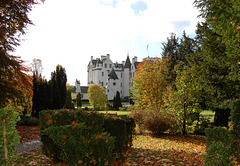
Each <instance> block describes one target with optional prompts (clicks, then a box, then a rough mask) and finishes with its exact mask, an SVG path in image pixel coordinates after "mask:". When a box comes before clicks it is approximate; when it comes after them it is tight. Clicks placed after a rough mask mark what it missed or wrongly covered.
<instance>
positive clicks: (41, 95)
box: [32, 73, 51, 118]
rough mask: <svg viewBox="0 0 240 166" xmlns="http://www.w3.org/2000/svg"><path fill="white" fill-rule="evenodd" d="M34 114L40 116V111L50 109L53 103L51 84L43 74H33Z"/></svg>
mask: <svg viewBox="0 0 240 166" xmlns="http://www.w3.org/2000/svg"><path fill="white" fill-rule="evenodd" d="M32 103H33V105H32V116H33V117H37V118H38V117H39V112H40V111H42V110H47V109H49V106H50V103H51V86H50V84H49V82H48V81H47V80H46V79H44V78H42V77H41V76H38V77H37V76H36V75H35V73H34V74H33V97H32Z"/></svg>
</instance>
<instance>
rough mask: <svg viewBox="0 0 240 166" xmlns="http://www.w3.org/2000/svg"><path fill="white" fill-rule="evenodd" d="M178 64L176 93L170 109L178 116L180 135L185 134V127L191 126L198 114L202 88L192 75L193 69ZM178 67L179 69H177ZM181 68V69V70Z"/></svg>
mask: <svg viewBox="0 0 240 166" xmlns="http://www.w3.org/2000/svg"><path fill="white" fill-rule="evenodd" d="M180 66H183V64H182V65H181V64H179V65H177V66H176V67H175V69H176V71H177V77H176V91H174V92H173V97H172V98H171V107H172V108H173V109H174V111H175V113H176V114H177V116H178V118H179V119H178V120H179V124H180V126H181V128H182V133H183V134H184V135H185V134H186V133H187V126H188V125H191V124H192V122H193V121H194V120H196V119H195V118H196V116H194V115H197V114H199V113H200V109H199V103H200V101H201V92H202V88H201V85H200V84H199V82H198V80H197V79H196V75H194V69H192V68H190V67H188V66H183V67H180ZM178 67H180V68H178ZM181 68H183V69H181Z"/></svg>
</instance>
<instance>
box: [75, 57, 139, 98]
mask: <svg viewBox="0 0 240 166" xmlns="http://www.w3.org/2000/svg"><path fill="white" fill-rule="evenodd" d="M139 63H140V62H137V57H136V56H135V57H134V58H133V59H132V62H131V61H130V59H129V55H127V58H126V61H122V63H118V62H116V63H113V62H112V60H111V59H110V55H109V54H107V55H106V56H105V55H102V56H101V58H96V59H93V56H91V60H90V62H89V64H88V66H87V72H88V87H89V86H91V85H93V84H97V85H99V86H101V87H103V88H105V93H106V95H107V97H108V99H109V100H113V98H114V96H115V95H116V92H117V91H118V92H119V93H120V97H121V98H128V96H129V92H130V87H131V85H132V81H131V79H132V78H134V77H135V73H136V70H137V65H138V64H139ZM75 86H76V93H78V92H81V93H82V99H83V100H84V99H87V97H86V94H87V88H88V87H81V86H80V81H78V80H76V84H75Z"/></svg>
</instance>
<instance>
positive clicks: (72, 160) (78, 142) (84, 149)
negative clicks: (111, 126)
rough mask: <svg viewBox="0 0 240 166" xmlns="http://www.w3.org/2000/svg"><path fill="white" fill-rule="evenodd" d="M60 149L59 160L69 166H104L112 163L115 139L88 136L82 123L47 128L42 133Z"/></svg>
mask: <svg viewBox="0 0 240 166" xmlns="http://www.w3.org/2000/svg"><path fill="white" fill-rule="evenodd" d="M43 133H44V134H46V135H48V136H49V137H50V138H51V139H52V140H53V142H54V143H55V144H57V145H58V146H59V147H60V149H61V150H60V154H59V158H60V159H61V160H62V161H63V162H64V163H66V164H69V165H105V164H107V163H110V162H112V161H113V159H114V158H113V155H112V152H113V148H114V143H115V138H114V137H111V136H110V135H109V134H108V133H106V132H104V133H98V134H97V133H96V134H93V135H89V133H88V130H87V126H86V125H85V124H84V123H80V124H74V126H73V125H65V126H59V127H49V128H47V129H45V130H44V131H43Z"/></svg>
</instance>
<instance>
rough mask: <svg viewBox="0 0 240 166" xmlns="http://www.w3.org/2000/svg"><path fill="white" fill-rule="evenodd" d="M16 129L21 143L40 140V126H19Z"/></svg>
mask: <svg viewBox="0 0 240 166" xmlns="http://www.w3.org/2000/svg"><path fill="white" fill-rule="evenodd" d="M16 129H17V131H18V134H19V135H20V136H21V139H20V142H21V143H23V142H28V141H30V140H32V139H39V138H40V126H17V127H16Z"/></svg>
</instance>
